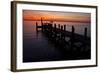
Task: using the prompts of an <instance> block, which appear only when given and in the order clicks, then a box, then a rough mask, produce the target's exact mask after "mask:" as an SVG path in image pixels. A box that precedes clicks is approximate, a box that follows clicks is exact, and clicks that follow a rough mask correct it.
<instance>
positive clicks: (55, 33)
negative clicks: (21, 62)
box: [36, 19, 91, 53]
mask: <svg viewBox="0 0 100 73" xmlns="http://www.w3.org/2000/svg"><path fill="white" fill-rule="evenodd" d="M38 29H41V31H42V33H43V34H44V35H45V36H46V37H47V38H48V40H49V41H50V42H51V43H53V44H54V45H56V46H57V47H59V48H64V49H66V48H70V51H72V49H75V48H76V49H78V51H79V50H82V49H84V50H88V52H89V53H90V48H91V38H90V37H88V36H87V28H84V35H80V34H78V33H75V27H74V26H72V27H71V32H70V31H67V30H66V25H60V24H53V23H43V21H42V19H41V26H38V23H37V22H36V31H38ZM76 51H77V50H76Z"/></svg>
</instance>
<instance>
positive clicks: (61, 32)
mask: <svg viewBox="0 0 100 73" xmlns="http://www.w3.org/2000/svg"><path fill="white" fill-rule="evenodd" d="M60 34H61V36H60V38H61V39H62V38H63V26H61V31H60Z"/></svg>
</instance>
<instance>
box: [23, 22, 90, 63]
mask: <svg viewBox="0 0 100 73" xmlns="http://www.w3.org/2000/svg"><path fill="white" fill-rule="evenodd" d="M38 23H39V24H40V22H38ZM54 23H56V24H66V25H67V27H66V30H68V31H71V26H72V25H74V26H75V32H76V33H78V34H81V35H83V34H84V28H85V27H87V28H88V29H87V30H88V32H87V33H88V36H89V37H90V34H91V33H90V25H89V24H88V23H84V24H83V23H74V24H73V23H68V22H67V23H66V22H54ZM66 59H67V57H66V56H65V53H64V52H63V51H61V50H59V49H57V48H55V47H54V45H53V44H52V43H50V42H49V41H48V38H46V37H45V36H44V35H43V34H42V33H41V32H38V33H37V32H36V26H35V21H24V25H23V62H38V61H55V60H66Z"/></svg>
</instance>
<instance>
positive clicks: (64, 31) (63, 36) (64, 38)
mask: <svg viewBox="0 0 100 73" xmlns="http://www.w3.org/2000/svg"><path fill="white" fill-rule="evenodd" d="M64 32H66V25H64ZM63 37H64V39H65V34H63Z"/></svg>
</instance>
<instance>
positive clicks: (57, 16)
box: [23, 10, 91, 23]
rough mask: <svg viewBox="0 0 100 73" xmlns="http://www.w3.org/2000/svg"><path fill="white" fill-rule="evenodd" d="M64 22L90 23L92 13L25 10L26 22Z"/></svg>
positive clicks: (24, 17)
mask: <svg viewBox="0 0 100 73" xmlns="http://www.w3.org/2000/svg"><path fill="white" fill-rule="evenodd" d="M41 18H42V19H43V20H44V21H62V22H81V23H90V22H91V14H90V13H78V12H54V11H34V10H23V20H24V21H40V20H41Z"/></svg>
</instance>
